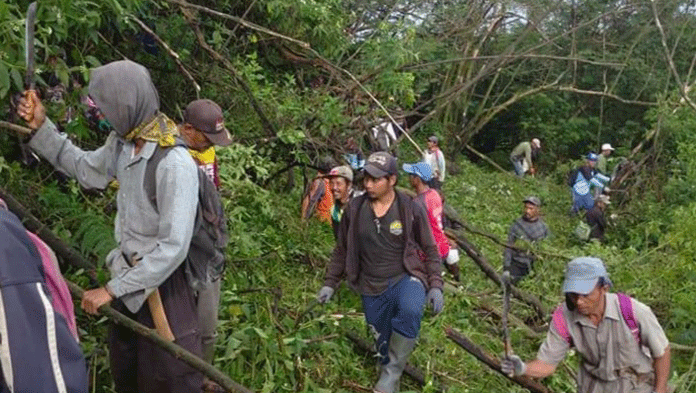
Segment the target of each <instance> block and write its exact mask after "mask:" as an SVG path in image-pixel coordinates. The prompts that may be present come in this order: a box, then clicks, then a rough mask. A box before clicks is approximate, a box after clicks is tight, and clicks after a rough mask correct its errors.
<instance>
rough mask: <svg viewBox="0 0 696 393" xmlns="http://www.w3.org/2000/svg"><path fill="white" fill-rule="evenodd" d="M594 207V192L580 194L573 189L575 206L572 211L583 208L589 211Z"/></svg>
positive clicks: (575, 211)
mask: <svg viewBox="0 0 696 393" xmlns="http://www.w3.org/2000/svg"><path fill="white" fill-rule="evenodd" d="M593 207H594V199H593V198H592V193H591V192H588V193H587V194H585V195H580V194H578V193H576V192H574V191H573V207H572V208H571V211H572V212H573V213H577V212H579V211H580V210H581V209H585V211H588V210H590V209H592V208H593Z"/></svg>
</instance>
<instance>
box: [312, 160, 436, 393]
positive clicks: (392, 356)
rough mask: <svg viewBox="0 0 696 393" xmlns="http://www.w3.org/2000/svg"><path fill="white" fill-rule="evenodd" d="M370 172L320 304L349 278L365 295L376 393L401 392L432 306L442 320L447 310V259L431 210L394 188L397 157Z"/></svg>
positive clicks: (352, 206) (347, 218)
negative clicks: (376, 360) (443, 264)
mask: <svg viewBox="0 0 696 393" xmlns="http://www.w3.org/2000/svg"><path fill="white" fill-rule="evenodd" d="M364 170H365V180H364V183H365V192H366V193H365V195H361V196H359V197H356V198H353V199H352V200H351V201H350V202H349V204H348V207H347V209H346V211H345V213H344V214H343V218H342V219H341V224H340V226H339V230H338V241H337V242H336V248H335V249H334V252H333V256H332V258H331V262H330V264H329V266H328V268H327V270H326V278H325V280H324V286H323V287H322V288H321V290H320V291H319V293H318V295H317V299H318V300H319V302H321V303H326V302H328V301H329V299H330V298H331V295H333V293H334V291H335V289H336V288H337V287H338V285H339V284H340V282H341V280H342V278H343V277H345V278H346V282H347V283H348V285H349V286H350V287H351V288H352V289H354V290H356V291H357V292H358V293H360V294H361V296H362V303H363V310H364V312H365V321H366V323H367V324H368V326H370V328H371V330H372V332H373V333H374V334H375V341H376V348H377V353H378V354H379V356H380V366H381V373H380V377H379V380H378V381H377V384H376V385H375V387H374V389H375V391H376V392H381V393H393V392H396V391H398V386H399V379H400V378H401V374H402V372H403V370H404V367H405V366H406V362H407V361H408V357H409V356H410V354H411V352H412V351H413V348H414V347H415V345H416V339H417V338H418V333H419V331H420V322H421V318H422V316H423V308H424V306H425V304H426V302H427V303H429V304H431V305H432V306H433V312H434V313H435V314H437V313H439V312H440V311H442V307H443V302H444V301H443V295H442V277H441V276H440V272H441V268H440V257H439V255H438V252H437V247H436V246H435V242H434V241H433V236H432V234H431V232H430V226H429V224H428V216H427V213H426V212H425V209H423V207H422V206H421V205H420V204H419V203H415V202H414V201H413V199H412V198H410V197H409V196H407V195H405V194H402V193H401V192H398V191H396V190H395V188H394V186H395V185H396V180H397V171H398V168H397V163H396V159H395V158H394V157H392V156H391V155H390V154H388V153H385V152H378V153H374V154H372V155H370V157H368V159H367V162H366V164H365V169H364ZM418 248H420V250H422V251H423V252H424V253H425V260H421V258H420V257H419V256H418V252H417V250H418ZM426 294H427V295H426Z"/></svg>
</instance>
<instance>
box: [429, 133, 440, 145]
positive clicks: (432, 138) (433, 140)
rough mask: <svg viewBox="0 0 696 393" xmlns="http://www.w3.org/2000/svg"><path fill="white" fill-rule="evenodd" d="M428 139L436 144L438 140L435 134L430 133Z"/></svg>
mask: <svg viewBox="0 0 696 393" xmlns="http://www.w3.org/2000/svg"><path fill="white" fill-rule="evenodd" d="M428 141H429V142H432V143H435V144H437V143H438V142H439V141H440V140H439V139H437V137H436V136H435V135H431V136H429V137H428Z"/></svg>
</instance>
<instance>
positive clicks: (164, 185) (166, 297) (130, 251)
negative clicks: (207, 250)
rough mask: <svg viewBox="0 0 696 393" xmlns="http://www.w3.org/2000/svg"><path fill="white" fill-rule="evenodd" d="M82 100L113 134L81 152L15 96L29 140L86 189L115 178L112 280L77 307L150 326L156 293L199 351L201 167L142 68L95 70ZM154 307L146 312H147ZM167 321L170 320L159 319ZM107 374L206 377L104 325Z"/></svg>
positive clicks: (141, 378) (122, 381)
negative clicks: (192, 262) (195, 263)
mask: <svg viewBox="0 0 696 393" xmlns="http://www.w3.org/2000/svg"><path fill="white" fill-rule="evenodd" d="M88 90H89V97H88V100H87V103H88V106H91V107H92V109H93V110H92V111H91V113H95V111H101V112H103V116H104V117H105V118H106V120H108V121H109V123H110V124H111V126H112V127H113V129H114V131H113V132H111V134H110V135H109V137H108V139H107V140H106V143H105V144H104V146H102V147H100V148H99V149H97V150H94V151H83V150H81V149H80V148H78V147H76V146H75V145H73V144H72V142H70V140H69V139H68V138H67V135H65V134H62V133H59V132H58V131H57V130H56V126H55V125H54V124H53V122H51V121H50V120H49V119H47V118H46V111H45V109H44V107H43V105H42V104H41V101H40V100H39V99H38V97H36V94H35V93H33V92H27V93H25V96H24V98H22V99H21V100H20V105H19V107H18V114H19V115H20V116H21V117H22V118H23V119H25V120H26V121H27V124H28V125H29V128H31V129H33V130H35V132H34V134H33V136H32V138H31V140H30V142H29V145H30V147H31V148H32V149H34V150H35V151H37V152H38V153H39V154H40V155H42V156H43V157H44V158H45V159H46V160H47V161H48V162H50V163H51V164H53V165H54V166H55V167H56V168H57V169H58V170H60V171H62V172H65V173H67V174H69V175H70V176H73V177H75V178H76V179H77V180H78V181H79V182H80V184H81V185H82V186H83V187H86V188H96V189H103V188H105V187H106V186H107V185H108V184H109V183H110V182H111V181H112V180H114V179H118V181H119V183H120V189H119V191H118V195H117V197H116V202H117V208H118V214H117V216H116V223H115V237H116V241H117V243H118V247H117V248H116V249H114V250H112V251H111V252H110V253H109V255H108V256H107V260H106V265H107V266H108V267H109V270H110V271H111V280H110V281H109V282H108V283H107V284H106V285H105V286H103V287H101V288H98V289H93V290H90V291H87V292H85V295H84V298H83V301H82V308H83V309H85V311H87V312H89V313H91V314H96V313H97V311H98V309H99V307H101V306H102V305H104V304H106V303H108V302H110V301H112V300H113V299H116V300H114V302H113V303H114V304H113V306H114V308H115V309H117V310H119V311H121V312H123V313H125V314H126V315H128V316H130V317H131V318H133V319H135V320H137V321H139V322H141V323H143V324H145V325H146V326H149V327H152V326H153V325H154V324H155V323H153V319H155V318H157V316H158V315H157V313H154V312H151V311H152V310H154V307H152V304H151V303H150V307H143V305H144V303H145V302H146V299H148V297H149V296H150V294H152V293H155V294H157V293H159V295H160V297H161V305H163V309H164V314H165V315H166V317H167V318H166V320H168V321H169V328H171V332H172V333H173V336H174V338H175V340H176V343H177V344H179V345H181V346H182V347H184V348H186V349H187V350H189V351H190V352H192V353H194V354H197V355H198V356H200V355H201V343H200V333H199V329H198V318H197V313H196V304H195V297H194V293H193V290H192V288H191V287H190V285H189V284H188V282H187V279H186V274H185V266H184V265H183V264H182V262H183V261H184V259H185V257H186V255H187V252H188V248H189V244H190V242H191V236H192V233H193V224H194V220H195V217H196V207H197V206H198V172H197V171H198V169H197V167H196V164H195V163H194V162H193V159H192V158H191V156H190V154H189V153H188V152H187V151H186V149H185V148H184V147H182V146H175V144H176V143H175V136H176V135H177V134H178V131H177V127H176V124H175V123H174V122H173V121H172V120H170V119H169V118H167V117H166V116H165V115H164V114H162V113H161V112H160V111H159V96H158V94H157V90H156V89H155V87H154V85H153V83H152V80H151V79H150V74H149V72H148V71H147V69H146V68H145V67H143V66H141V65H139V64H136V63H134V62H132V61H127V60H124V61H116V62H113V63H109V64H107V65H105V66H102V67H99V68H96V69H95V70H93V71H92V75H91V78H90V83H89V87H88ZM156 149H171V150H169V152H168V153H167V154H166V155H165V156H164V157H163V158H162V159H161V161H160V162H159V164H158V165H157V168H156V172H155V173H156V206H157V208H156V209H155V207H154V206H153V204H152V203H151V201H150V200H149V198H148V194H147V192H146V190H145V187H144V180H145V179H144V176H145V173H146V172H147V171H146V168H147V164H148V161H149V160H151V159H152V158H153V155H154V153H155V151H156ZM151 309H152V310H151ZM165 322H166V321H165ZM109 354H110V360H111V371H112V374H113V376H114V381H115V384H116V391H117V392H119V393H126V392H128V393H132V392H139V393H144V392H148V393H159V392H162V393H164V392H175V393H176V392H181V393H189V392H200V391H201V383H202V375H201V374H200V373H199V372H197V371H195V370H194V369H192V368H191V367H190V366H188V365H186V364H185V363H183V362H181V361H180V360H178V359H176V358H174V357H173V356H171V355H170V354H168V353H167V352H165V351H164V350H162V349H160V348H158V347H156V346H154V345H153V344H151V343H150V342H149V341H148V340H146V339H145V338H143V337H140V336H138V335H136V334H135V333H132V332H131V331H129V330H128V329H127V328H125V327H123V326H117V325H115V324H114V325H112V326H111V327H110V330H109Z"/></svg>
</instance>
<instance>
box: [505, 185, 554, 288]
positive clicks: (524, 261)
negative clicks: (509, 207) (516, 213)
mask: <svg viewBox="0 0 696 393" xmlns="http://www.w3.org/2000/svg"><path fill="white" fill-rule="evenodd" d="M522 203H524V213H523V214H522V217H520V218H518V219H517V220H515V221H514V222H513V223H512V225H511V226H510V232H509V233H508V240H507V245H508V247H506V248H505V251H504V253H503V269H504V270H506V271H509V272H510V276H511V278H512V282H513V283H517V282H518V281H520V280H521V279H522V278H523V277H524V276H526V275H527V274H529V271H530V270H531V269H532V265H533V264H534V255H532V254H531V253H530V252H529V251H522V250H515V249H513V248H512V247H513V246H514V245H515V242H516V241H517V240H518V239H519V240H523V241H526V242H528V243H533V242H537V241H539V240H543V239H545V238H547V237H548V236H549V228H548V227H547V226H546V223H545V222H544V220H543V219H542V218H541V212H540V210H539V209H540V207H541V200H539V198H537V197H535V196H528V197H526V198H524V200H523V201H522Z"/></svg>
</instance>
